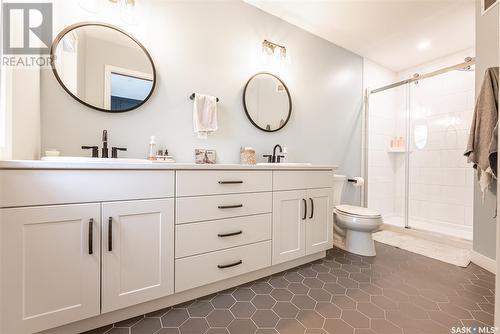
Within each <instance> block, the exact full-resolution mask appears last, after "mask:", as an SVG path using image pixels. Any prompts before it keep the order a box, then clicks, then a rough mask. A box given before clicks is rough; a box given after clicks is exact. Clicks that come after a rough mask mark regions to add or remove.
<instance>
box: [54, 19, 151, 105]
mask: <svg viewBox="0 0 500 334" xmlns="http://www.w3.org/2000/svg"><path fill="white" fill-rule="evenodd" d="M51 54H52V57H53V63H52V69H53V72H54V74H55V76H56V78H57V80H58V81H59V83H60V84H61V85H62V86H63V88H64V89H65V90H66V91H67V92H68V93H69V94H70V95H71V96H73V97H74V98H75V99H77V100H78V101H79V102H81V103H83V104H85V105H87V106H89V107H91V108H94V109H97V110H101V111H107V112H123V111H129V110H132V109H135V108H137V107H139V106H140V105H142V104H143V103H144V102H145V101H146V100H147V99H148V98H149V97H150V96H151V94H152V92H153V90H154V87H155V78H156V73H155V68H154V64H153V61H152V59H151V56H150V55H149V54H148V52H147V51H146V49H145V48H144V47H143V46H142V45H141V44H140V43H139V42H138V41H137V40H135V39H134V38H133V37H131V36H129V35H128V34H126V33H125V32H123V31H122V30H120V29H118V28H116V27H113V26H110V25H106V24H100V23H80V24H75V25H73V26H70V27H68V28H66V29H65V30H64V31H62V32H61V33H60V34H59V35H58V36H57V38H56V40H55V42H54V44H53V45H52V49H51Z"/></svg>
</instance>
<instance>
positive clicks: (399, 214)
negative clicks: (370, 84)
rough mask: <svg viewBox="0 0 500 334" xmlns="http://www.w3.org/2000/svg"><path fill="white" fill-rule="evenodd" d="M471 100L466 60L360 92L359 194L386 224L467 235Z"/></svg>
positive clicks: (471, 78)
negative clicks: (362, 135)
mask: <svg viewBox="0 0 500 334" xmlns="http://www.w3.org/2000/svg"><path fill="white" fill-rule="evenodd" d="M474 100H475V97H474V59H473V58H466V59H465V62H464V63H461V64H458V65H454V66H450V67H447V68H443V69H440V70H437V71H434V72H432V73H427V74H420V75H418V74H416V75H414V76H412V78H411V79H407V80H403V81H401V82H397V83H394V84H391V85H388V86H384V87H381V88H377V89H368V90H367V99H366V117H365V127H366V129H365V130H366V131H365V134H366V135H365V152H366V159H365V176H366V178H367V179H368V182H367V184H368V186H367V187H366V188H365V194H364V195H365V196H364V198H365V204H366V205H367V206H368V207H370V208H373V209H377V210H379V211H380V212H381V214H382V215H383V217H384V223H385V224H386V225H388V226H389V227H391V226H395V227H406V228H411V229H416V230H422V231H427V232H432V233H437V234H443V235H448V236H451V237H455V238H460V239H466V240H472V220H473V196H474V189H473V182H474V171H473V169H472V167H471V165H468V164H467V160H466V158H465V157H464V155H463V153H464V151H465V147H466V145H467V140H468V136H469V135H468V134H469V127H470V124H471V121H472V116H473V109H474ZM394 139H396V143H397V142H398V141H401V139H403V141H404V144H402V145H400V146H399V147H391V140H394ZM398 139H399V140H398ZM400 144H401V143H400Z"/></svg>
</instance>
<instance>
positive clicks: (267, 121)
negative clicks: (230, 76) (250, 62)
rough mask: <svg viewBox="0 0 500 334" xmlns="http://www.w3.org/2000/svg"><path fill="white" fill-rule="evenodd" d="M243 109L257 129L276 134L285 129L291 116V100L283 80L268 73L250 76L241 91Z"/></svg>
mask: <svg viewBox="0 0 500 334" xmlns="http://www.w3.org/2000/svg"><path fill="white" fill-rule="evenodd" d="M243 107H244V108H245V113H246V115H247V117H248V119H249V120H250V122H251V123H252V124H253V125H254V126H255V127H257V128H258V129H260V130H262V131H266V132H276V131H279V130H281V129H283V128H284V127H285V125H286V124H287V123H288V121H289V120H290V115H291V114H292V98H291V96H290V91H289V90H288V87H287V86H286V85H285V83H284V82H283V80H281V79H280V78H278V77H277V76H276V75H274V74H272V73H268V72H260V73H257V74H255V75H254V76H252V77H251V78H250V79H249V80H248V82H247V83H246V85H245V90H244V91H243Z"/></svg>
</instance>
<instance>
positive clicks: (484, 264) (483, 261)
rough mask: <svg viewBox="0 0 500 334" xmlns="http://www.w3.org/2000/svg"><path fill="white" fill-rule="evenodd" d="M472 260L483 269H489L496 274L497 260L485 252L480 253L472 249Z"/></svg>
mask: <svg viewBox="0 0 500 334" xmlns="http://www.w3.org/2000/svg"><path fill="white" fill-rule="evenodd" d="M470 257H471V261H472V262H473V263H475V264H477V265H478V266H480V267H481V268H483V269H486V270H488V271H489V272H491V273H493V274H496V272H497V262H496V261H495V260H493V259H490V258H489V257H487V256H484V255H483V254H479V253H478V252H475V251H471V253H470Z"/></svg>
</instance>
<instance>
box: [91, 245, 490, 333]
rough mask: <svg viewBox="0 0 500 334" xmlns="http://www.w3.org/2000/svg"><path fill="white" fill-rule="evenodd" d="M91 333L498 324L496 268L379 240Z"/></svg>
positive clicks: (427, 329)
mask: <svg viewBox="0 0 500 334" xmlns="http://www.w3.org/2000/svg"><path fill="white" fill-rule="evenodd" d="M376 248H377V254H378V255H377V256H376V257H362V256H358V255H354V254H349V253H346V252H344V251H342V250H340V249H337V248H334V249H331V250H329V251H328V252H327V256H326V257H325V258H324V259H322V260H318V261H315V262H313V263H309V264H305V265H302V266H300V267H297V268H293V269H290V270H287V271H286V272H282V273H278V274H275V275H273V276H269V277H264V278H261V279H259V280H257V281H255V282H249V283H246V284H244V285H242V286H240V287H235V288H231V289H227V290H225V291H222V292H219V293H215V294H212V295H210V296H206V297H201V298H198V299H197V300H192V301H189V302H186V303H183V304H180V305H176V306H173V307H168V308H163V309H160V310H158V311H154V312H150V313H148V314H146V315H143V316H140V317H134V318H131V319H127V320H124V321H121V322H119V323H116V324H114V325H109V326H105V327H101V328H98V329H95V330H92V331H88V332H86V333H85V334H184V333H188V334H246V333H248V334H295V333H297V334H328V333H335V334H392V333H397V334H403V333H404V334H422V333H425V334H434V333H436V334H440V333H449V332H450V330H451V327H453V326H463V327H477V326H488V327H489V326H493V313H494V297H493V296H494V287H495V275H493V274H491V273H489V272H487V271H485V270H483V269H482V268H480V267H478V266H476V265H474V264H471V265H469V266H468V267H467V268H459V267H455V266H452V265H449V264H446V263H442V262H439V261H436V260H433V259H429V258H426V257H423V256H420V255H417V254H414V253H410V252H407V251H404V250H401V249H397V248H393V247H390V246H387V245H383V244H379V243H377V244H376Z"/></svg>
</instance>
